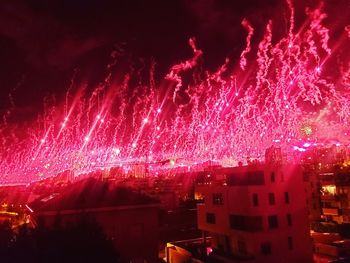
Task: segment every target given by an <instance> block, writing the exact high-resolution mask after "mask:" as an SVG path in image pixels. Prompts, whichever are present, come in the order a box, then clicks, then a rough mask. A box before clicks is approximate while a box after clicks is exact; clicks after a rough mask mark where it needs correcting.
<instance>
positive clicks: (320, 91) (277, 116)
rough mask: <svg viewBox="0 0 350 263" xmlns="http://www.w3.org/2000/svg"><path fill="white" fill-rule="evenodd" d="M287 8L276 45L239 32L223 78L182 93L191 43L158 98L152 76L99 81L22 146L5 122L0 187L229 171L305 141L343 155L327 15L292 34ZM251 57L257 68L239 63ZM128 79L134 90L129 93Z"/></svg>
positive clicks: (341, 98)
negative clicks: (61, 177)
mask: <svg viewBox="0 0 350 263" xmlns="http://www.w3.org/2000/svg"><path fill="white" fill-rule="evenodd" d="M287 3H288V4H287V6H288V8H289V10H290V12H289V13H290V14H291V18H290V21H289V31H288V34H287V35H286V36H285V37H284V38H282V39H280V40H279V41H278V42H276V41H273V35H272V32H273V30H272V29H273V26H274V25H273V23H272V22H271V21H270V22H268V24H267V25H266V28H265V34H264V36H263V38H262V40H261V41H260V43H259V44H258V46H257V47H254V45H253V44H252V43H251V40H252V36H253V33H254V29H253V27H252V26H251V24H250V23H249V22H248V21H247V20H244V21H243V22H242V25H243V26H244V27H245V29H246V30H247V32H248V34H247V37H246V41H247V45H246V48H245V49H244V50H243V52H242V54H241V56H240V61H239V62H240V64H239V66H238V67H236V69H235V70H228V64H229V61H228V60H226V61H225V63H224V65H223V66H222V67H220V68H219V69H218V70H217V71H216V72H214V73H209V72H202V73H201V74H199V73H198V71H199V69H198V71H197V72H196V73H194V76H193V79H192V81H190V84H189V85H188V87H187V88H185V87H183V86H182V83H183V81H182V73H183V72H185V71H189V70H193V69H196V70H197V67H198V64H200V57H201V56H202V55H203V54H202V51H201V50H199V49H198V48H197V47H196V43H195V40H194V39H191V40H190V46H191V48H192V50H193V54H194V55H193V58H191V59H188V60H187V61H185V62H183V63H179V64H177V65H174V66H173V67H171V69H170V72H169V73H168V74H167V75H166V78H165V80H164V81H163V82H162V83H161V84H162V85H159V86H162V88H158V87H157V86H156V85H155V82H154V80H153V77H152V76H153V75H154V72H153V68H154V67H151V68H152V70H151V74H150V76H151V79H150V83H149V84H147V83H142V81H141V79H142V78H141V76H139V75H137V74H139V73H137V74H136V73H134V72H130V73H129V74H126V75H125V76H124V80H123V82H122V83H116V84H113V83H112V81H111V76H112V75H113V74H112V73H113V72H108V77H107V78H106V80H105V82H104V83H103V84H101V85H99V86H98V87H97V88H96V89H95V90H94V91H93V92H92V93H91V95H90V96H89V95H88V94H87V92H86V91H84V90H85V89H84V87H81V88H80V89H79V90H78V92H77V93H76V95H75V96H72V95H71V94H70V93H69V94H67V99H66V101H67V103H66V104H65V105H64V106H63V107H62V108H60V107H52V108H50V109H47V110H46V111H45V112H44V113H43V114H42V115H41V116H40V117H38V119H37V120H36V121H35V122H33V123H32V124H31V127H29V128H28V129H26V132H25V136H24V138H23V127H21V128H13V126H10V125H8V124H6V118H5V117H4V122H3V123H2V125H1V126H0V138H1V152H0V155H1V159H0V183H1V184H6V183H27V182H31V181H35V180H40V179H42V178H47V177H50V176H55V175H57V174H59V173H62V172H64V171H67V170H70V171H73V172H74V174H75V175H76V176H78V175H79V174H82V173H87V172H91V171H95V170H98V169H107V168H112V167H123V169H126V170H128V169H129V168H128V167H129V166H130V165H132V164H135V163H142V162H152V163H160V165H163V166H165V165H166V164H168V165H169V166H170V167H172V166H184V167H186V169H187V168H188V169H190V168H189V167H190V166H196V165H197V164H199V163H204V162H206V161H208V160H210V161H214V162H217V163H222V164H224V163H231V164H232V163H235V162H238V161H243V162H244V161H246V160H247V159H248V158H257V159H261V158H262V157H263V156H264V151H265V149H266V148H267V147H270V146H271V145H275V144H277V145H278V146H279V147H282V148H283V149H284V150H285V151H286V152H288V151H293V150H296V151H305V148H302V147H299V146H294V145H300V139H303V138H305V137H308V139H309V140H310V141H312V142H327V141H329V140H333V139H334V138H336V140H337V142H339V144H342V145H347V144H348V143H349V141H348V135H347V134H349V131H348V122H349V114H350V92H349V90H350V81H349V79H350V77H349V76H350V70H349V65H348V64H347V65H346V63H345V64H344V62H340V63H341V64H342V66H339V71H340V73H339V75H336V74H334V73H332V74H331V73H329V71H330V70H328V66H329V65H328V62H329V60H330V58H331V57H332V55H333V54H332V49H331V47H329V46H328V42H329V38H330V37H329V31H328V29H327V28H325V27H324V26H323V25H322V22H323V20H324V18H325V17H326V15H325V14H324V13H323V12H322V10H321V9H320V8H318V9H315V10H307V15H308V18H309V19H308V20H307V22H305V23H304V25H303V26H302V27H301V29H300V30H299V31H298V32H294V15H293V14H294V9H293V5H292V3H291V1H287ZM343 33H344V36H346V37H342V38H341V39H340V40H339V41H338V42H337V43H336V46H337V50H338V51H339V50H340V48H343V49H346V48H349V43H348V42H346V41H349V38H348V37H347V36H348V34H349V26H347V27H346V28H345V30H344V32H343ZM255 49H257V51H256V60H253V61H250V60H248V59H247V58H246V56H247V54H248V53H250V56H252V54H251V53H253V52H255V51H254V50H255ZM333 52H335V51H333ZM344 59H346V58H344ZM115 63H116V61H113V63H111V66H109V67H108V68H109V69H110V70H112V69H113V67H112V66H113V65H114V64H115ZM344 65H345V66H344ZM330 66H331V67H333V68H334V67H335V66H334V65H330ZM134 74H136V77H138V78H139V79H140V85H139V86H138V87H137V88H130V80H131V78H135V75H134ZM166 84H168V87H167V88H166V89H164V86H165V85H166ZM165 90H166V91H165ZM306 123H307V124H306ZM309 123H312V126H311V125H309ZM300 127H301V128H300ZM300 130H301V131H302V132H300ZM301 133H302V134H301ZM19 134H21V136H19ZM305 147H307V146H305ZM164 160H168V161H167V162H166V163H163V162H162V161H164ZM169 160H170V161H169ZM175 160H176V161H175ZM149 172H150V173H152V170H150V171H149ZM154 174H157V172H156V171H154Z"/></svg>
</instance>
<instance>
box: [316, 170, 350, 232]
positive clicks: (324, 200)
mask: <svg viewBox="0 0 350 263" xmlns="http://www.w3.org/2000/svg"><path fill="white" fill-rule="evenodd" d="M319 176H320V184H321V206H322V215H323V218H324V219H325V220H326V221H332V222H336V223H338V224H347V225H350V169H349V168H347V167H340V168H339V169H337V170H334V172H331V173H323V174H320V175H319Z"/></svg>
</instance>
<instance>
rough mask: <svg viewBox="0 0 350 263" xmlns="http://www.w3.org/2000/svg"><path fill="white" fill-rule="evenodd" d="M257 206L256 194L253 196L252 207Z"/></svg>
mask: <svg viewBox="0 0 350 263" xmlns="http://www.w3.org/2000/svg"><path fill="white" fill-rule="evenodd" d="M258 205H259V199H258V194H253V206H258Z"/></svg>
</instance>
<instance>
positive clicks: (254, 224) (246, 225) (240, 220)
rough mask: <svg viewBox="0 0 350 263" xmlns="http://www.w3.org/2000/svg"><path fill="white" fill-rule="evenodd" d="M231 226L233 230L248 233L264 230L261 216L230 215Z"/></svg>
mask: <svg viewBox="0 0 350 263" xmlns="http://www.w3.org/2000/svg"><path fill="white" fill-rule="evenodd" d="M230 226H231V228H232V229H236V230H241V231H246V232H258V231H261V230H263V222H262V217H261V216H242V215H230Z"/></svg>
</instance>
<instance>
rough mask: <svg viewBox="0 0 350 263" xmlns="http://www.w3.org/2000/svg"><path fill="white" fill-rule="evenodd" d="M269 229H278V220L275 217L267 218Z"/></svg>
mask: <svg viewBox="0 0 350 263" xmlns="http://www.w3.org/2000/svg"><path fill="white" fill-rule="evenodd" d="M268 222H269V228H270V229H272V228H277V227H278V219H277V216H269V217H268Z"/></svg>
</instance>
